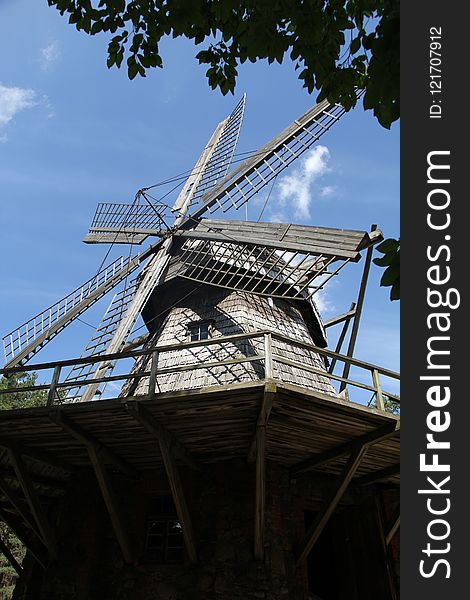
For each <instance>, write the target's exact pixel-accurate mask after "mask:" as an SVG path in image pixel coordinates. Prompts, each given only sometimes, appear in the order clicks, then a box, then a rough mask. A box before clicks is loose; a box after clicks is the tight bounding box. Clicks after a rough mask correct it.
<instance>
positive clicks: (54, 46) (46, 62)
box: [39, 42, 60, 71]
mask: <svg viewBox="0 0 470 600" xmlns="http://www.w3.org/2000/svg"><path fill="white" fill-rule="evenodd" d="M59 58H60V48H59V44H58V43H57V42H52V43H50V44H49V45H48V46H46V47H45V48H41V56H40V59H39V64H40V65H41V69H42V70H43V71H48V70H49V69H50V68H51V66H52V65H53V64H54V63H55V62H57V60H58V59H59Z"/></svg>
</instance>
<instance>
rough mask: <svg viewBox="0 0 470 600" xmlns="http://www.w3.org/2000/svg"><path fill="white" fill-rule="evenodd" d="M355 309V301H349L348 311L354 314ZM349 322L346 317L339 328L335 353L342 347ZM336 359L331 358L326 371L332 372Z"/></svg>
mask: <svg viewBox="0 0 470 600" xmlns="http://www.w3.org/2000/svg"><path fill="white" fill-rule="evenodd" d="M355 309H356V303H355V302H351V306H350V307H349V312H354V314H356V310H355ZM350 322H351V320H350V319H346V321H345V322H344V324H343V328H342V329H341V333H340V334H339V337H338V341H337V343H336V347H335V354H340V352H341V348H342V347H343V342H344V339H345V338H346V334H347V333H348V329H349V323H350ZM337 360H338V358H337V357H336V356H335V357H334V358H333V360H332V361H331V364H330V367H329V369H328V373H333V371H334V370H335V365H336V362H337ZM341 391H343V390H341Z"/></svg>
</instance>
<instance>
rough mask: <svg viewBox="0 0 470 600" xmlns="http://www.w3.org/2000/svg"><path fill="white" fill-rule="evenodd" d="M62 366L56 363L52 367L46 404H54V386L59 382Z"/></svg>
mask: <svg viewBox="0 0 470 600" xmlns="http://www.w3.org/2000/svg"><path fill="white" fill-rule="evenodd" d="M61 369H62V367H61V366H60V365H57V366H55V367H54V373H53V374H52V381H51V387H50V388H49V394H48V395H47V406H52V405H53V404H54V398H55V391H56V386H57V384H58V383H59V377H60V371H61Z"/></svg>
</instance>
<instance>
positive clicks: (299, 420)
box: [0, 381, 399, 482]
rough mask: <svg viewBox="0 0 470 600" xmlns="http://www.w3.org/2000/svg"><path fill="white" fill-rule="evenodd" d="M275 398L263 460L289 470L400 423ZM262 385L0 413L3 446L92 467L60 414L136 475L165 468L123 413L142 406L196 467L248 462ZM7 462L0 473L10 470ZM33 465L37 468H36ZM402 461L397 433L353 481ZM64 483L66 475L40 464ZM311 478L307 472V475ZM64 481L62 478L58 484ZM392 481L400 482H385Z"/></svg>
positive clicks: (308, 396)
mask: <svg viewBox="0 0 470 600" xmlns="http://www.w3.org/2000/svg"><path fill="white" fill-rule="evenodd" d="M276 390H277V391H276V393H275V395H274V401H273V406H272V410H271V413H270V416H269V420H268V425H267V437H266V441H267V445H266V452H267V459H268V460H274V461H276V462H278V463H280V464H282V465H284V466H286V467H293V469H294V470H295V466H296V465H298V464H299V463H302V461H306V460H308V459H312V458H315V457H317V456H320V455H322V454H323V453H325V452H327V451H330V452H331V451H333V450H335V449H338V448H340V447H341V446H343V445H345V444H349V443H351V442H354V441H355V440H358V439H359V438H361V436H364V435H366V434H370V433H371V432H374V431H376V430H378V429H380V428H383V427H384V426H387V425H390V424H391V425H395V424H396V423H397V421H398V418H397V417H396V416H395V415H391V414H385V413H383V412H379V411H377V410H374V409H371V408H367V407H363V406H361V405H358V404H353V403H351V402H346V401H342V400H339V399H336V398H332V397H331V396H327V395H324V394H321V393H319V392H310V391H307V390H305V389H303V388H300V387H297V386H294V385H288V384H283V383H279V382H276ZM264 391H265V383H264V382H262V381H260V382H254V383H252V384H250V383H248V384H247V383H244V384H240V385H238V384H235V385H230V386H226V387H224V388H220V387H218V388H214V389H204V390H201V391H198V390H188V391H180V392H176V393H175V392H172V393H165V394H159V395H156V396H155V397H154V398H153V399H151V400H149V399H148V398H146V397H142V396H140V397H128V398H124V399H114V400H105V401H100V402H97V401H95V402H88V403H78V404H68V405H63V406H59V407H56V406H55V407H53V408H52V409H50V408H34V409H23V410H9V411H3V412H2V413H0V445H1V446H4V447H9V446H11V445H17V446H21V447H22V448H24V449H25V450H26V451H25V453H26V452H27V455H28V456H33V457H34V456H40V455H41V456H42V454H44V455H47V456H49V457H50V458H51V459H54V460H53V462H54V463H55V465H57V464H58V461H63V462H64V464H66V465H70V466H71V467H81V466H85V465H89V458H88V453H87V450H86V447H85V445H84V444H83V443H81V442H79V441H78V440H77V439H76V438H75V437H74V436H73V435H71V434H70V433H69V432H68V431H65V430H64V429H63V427H61V426H60V425H59V424H57V423H56V422H54V420H56V417H57V415H64V416H65V417H66V418H67V421H68V422H70V423H72V424H73V425H76V426H78V428H79V429H80V430H81V431H83V432H84V433H85V434H86V435H89V436H91V437H92V438H93V439H95V440H97V441H98V442H99V443H100V444H102V445H104V446H106V447H107V448H109V449H110V450H111V451H112V452H113V453H115V454H116V455H117V456H119V457H120V458H121V459H123V460H124V461H125V462H126V463H129V465H131V466H132V467H133V468H135V469H136V470H137V471H144V470H147V469H157V468H161V467H162V457H161V454H160V451H159V449H158V444H157V443H156V440H155V437H154V436H152V435H151V434H150V433H149V432H148V431H147V430H146V429H145V428H144V427H143V426H142V425H141V424H140V423H139V422H138V421H137V420H136V419H135V418H134V416H132V414H131V412H130V411H129V410H128V406H129V404H132V403H134V402H137V403H141V405H142V406H144V407H145V408H146V409H147V411H148V413H149V414H150V415H151V416H152V417H153V418H154V419H155V420H156V421H157V422H158V423H159V424H160V425H162V426H163V427H164V428H165V429H166V430H167V431H168V432H170V434H172V435H173V436H174V438H175V439H176V440H177V441H178V442H179V443H180V444H181V445H182V446H184V448H185V450H186V452H187V453H188V454H189V455H190V456H191V457H192V459H193V460H194V461H195V462H196V463H201V464H207V463H213V462H216V461H223V460H229V459H233V458H246V457H247V456H248V453H249V450H250V445H251V443H252V440H253V436H254V434H255V429H256V422H257V418H258V413H259V411H260V407H261V403H262V400H263V397H264ZM5 458H6V457H5V456H4V458H3V460H2V463H3V467H4V468H9V467H8V464H7V463H6V460H5ZM35 462H36V461H35ZM344 462H345V456H344V454H341V455H340V456H338V457H337V458H332V459H331V460H328V461H327V462H324V463H322V464H319V465H318V466H316V467H315V470H320V471H325V472H329V473H336V472H338V471H339V470H340V467H341V465H342V464H343V463H344ZM398 462H399V432H397V433H396V434H395V435H393V436H392V437H386V438H385V439H382V440H379V441H377V443H375V444H374V445H373V446H371V448H370V449H369V451H368V453H367V455H366V456H365V458H364V460H363V462H362V464H361V467H360V468H359V469H358V472H357V477H361V476H364V475H370V474H372V473H374V472H375V471H378V470H381V469H384V468H386V467H390V466H392V465H394V464H396V463H398ZM43 471H47V474H48V475H49V476H53V474H54V473H56V474H57V475H58V476H60V477H61V474H62V475H63V472H64V469H58V468H57V466H55V467H54V465H48V466H47V465H44V469H40V470H38V469H37V468H36V469H35V472H37V474H38V475H39V474H43ZM307 471H308V469H307ZM61 478H62V477H61ZM385 480H386V481H389V482H397V475H393V476H391V477H387V478H386V479H385Z"/></svg>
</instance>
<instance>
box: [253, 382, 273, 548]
mask: <svg viewBox="0 0 470 600" xmlns="http://www.w3.org/2000/svg"><path fill="white" fill-rule="evenodd" d="M276 390H277V388H276V384H275V383H273V382H267V383H266V385H265V387H264V394H263V400H262V402H261V408H260V411H259V413H258V418H257V420H256V431H255V435H254V438H253V441H252V443H251V446H250V451H249V454H248V461H249V462H252V461H253V460H255V461H256V465H255V532H254V555H255V559H256V560H263V557H264V528H265V512H266V428H267V425H268V421H269V416H270V414H271V409H272V407H273V403H274V397H275V395H276Z"/></svg>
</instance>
